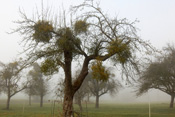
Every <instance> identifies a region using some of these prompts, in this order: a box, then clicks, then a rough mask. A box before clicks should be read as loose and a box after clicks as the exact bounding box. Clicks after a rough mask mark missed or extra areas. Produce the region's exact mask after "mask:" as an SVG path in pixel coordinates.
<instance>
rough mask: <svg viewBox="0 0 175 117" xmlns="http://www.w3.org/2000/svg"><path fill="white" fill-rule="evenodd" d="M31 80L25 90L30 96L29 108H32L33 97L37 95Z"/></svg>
mask: <svg viewBox="0 0 175 117" xmlns="http://www.w3.org/2000/svg"><path fill="white" fill-rule="evenodd" d="M29 76H30V75H29ZM29 80H30V81H29V83H28V86H27V87H26V89H25V93H26V94H27V95H28V96H29V106H31V104H32V103H31V99H32V96H34V95H35V94H36V92H35V89H34V86H33V82H32V79H29Z"/></svg>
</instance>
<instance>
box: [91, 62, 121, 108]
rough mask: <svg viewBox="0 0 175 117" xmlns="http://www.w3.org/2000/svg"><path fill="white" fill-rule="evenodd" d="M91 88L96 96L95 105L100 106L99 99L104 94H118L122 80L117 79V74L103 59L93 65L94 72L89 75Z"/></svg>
mask: <svg viewBox="0 0 175 117" xmlns="http://www.w3.org/2000/svg"><path fill="white" fill-rule="evenodd" d="M89 77H90V78H89V84H88V86H89V89H90V91H91V93H92V94H93V95H94V96H95V97H96V103H95V107H96V108H99V99H100V97H101V96H102V95H104V94H107V93H110V95H113V94H116V93H117V92H118V90H119V89H120V88H121V87H122V85H121V84H120V82H119V81H118V80H116V79H115V78H114V77H115V75H114V74H113V73H112V72H111V71H110V69H107V67H105V66H104V65H102V62H101V61H97V62H96V63H95V64H93V65H92V72H91V75H89Z"/></svg>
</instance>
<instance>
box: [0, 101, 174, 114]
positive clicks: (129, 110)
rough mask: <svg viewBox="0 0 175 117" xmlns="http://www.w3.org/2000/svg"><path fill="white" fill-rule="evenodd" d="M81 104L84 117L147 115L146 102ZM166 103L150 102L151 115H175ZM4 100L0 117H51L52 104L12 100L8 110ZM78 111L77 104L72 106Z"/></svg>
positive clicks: (0, 108) (0, 103)
mask: <svg viewBox="0 0 175 117" xmlns="http://www.w3.org/2000/svg"><path fill="white" fill-rule="evenodd" d="M87 106H88V108H87V109H86V108H85V107H86V106H85V105H83V113H82V114H83V115H84V117H87V115H88V117H148V104H100V108H99V109H95V108H94V104H88V105H87ZM168 106H169V105H168V104H166V103H162V104H161V103H160V104H151V117H175V109H170V108H168ZM4 107H5V102H0V117H53V116H52V112H53V111H52V104H51V103H44V106H43V107H42V108H40V107H39V103H34V104H32V106H29V105H28V104H27V102H25V103H24V101H13V102H12V103H11V105H10V110H8V111H7V110H4V109H3V108H4ZM58 110H59V111H61V105H60V104H59V105H58V104H56V107H55V112H54V113H55V117H59V115H60V112H59V111H58ZM74 110H75V111H77V112H78V111H79V109H78V106H77V105H75V106H74Z"/></svg>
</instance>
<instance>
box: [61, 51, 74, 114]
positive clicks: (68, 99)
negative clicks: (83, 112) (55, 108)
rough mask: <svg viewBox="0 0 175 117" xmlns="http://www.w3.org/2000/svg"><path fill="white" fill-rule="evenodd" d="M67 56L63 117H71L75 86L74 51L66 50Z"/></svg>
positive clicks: (65, 56)
mask: <svg viewBox="0 0 175 117" xmlns="http://www.w3.org/2000/svg"><path fill="white" fill-rule="evenodd" d="M64 58H65V61H64V62H65V66H64V73H65V89H64V101H63V117H71V115H72V111H73V110H72V109H73V108H72V106H73V96H74V92H73V87H72V75H71V74H72V73H71V63H72V53H71V52H69V51H65V52H64Z"/></svg>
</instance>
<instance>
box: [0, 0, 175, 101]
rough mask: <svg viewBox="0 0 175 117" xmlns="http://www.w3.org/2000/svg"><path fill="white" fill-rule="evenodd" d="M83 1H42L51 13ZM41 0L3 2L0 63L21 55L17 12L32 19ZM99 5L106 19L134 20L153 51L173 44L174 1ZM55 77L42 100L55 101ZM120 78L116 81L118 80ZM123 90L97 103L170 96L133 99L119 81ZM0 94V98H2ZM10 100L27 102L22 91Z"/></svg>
mask: <svg viewBox="0 0 175 117" xmlns="http://www.w3.org/2000/svg"><path fill="white" fill-rule="evenodd" d="M82 2H83V0H43V5H44V7H46V8H47V7H49V8H51V10H53V11H54V13H55V14H57V13H59V10H60V9H62V8H64V9H66V10H67V11H68V10H69V6H70V5H77V4H79V3H82ZM41 4H42V0H35V1H34V0H32V1H31V0H5V1H1V4H0V16H1V19H0V53H1V56H0V61H2V62H4V63H8V62H10V61H11V60H13V59H14V58H15V57H16V56H23V55H22V54H20V52H22V50H23V49H22V48H23V47H22V46H21V45H20V39H21V38H22V37H21V35H19V34H17V33H12V34H9V33H10V32H12V31H13V30H12V29H15V28H16V24H15V23H14V21H17V20H19V18H20V14H19V9H21V10H24V11H25V13H26V14H27V15H28V16H32V14H33V13H35V12H36V11H37V9H38V10H39V11H40V10H41V6H42V5H41ZM100 6H101V7H102V9H103V11H105V12H107V13H108V14H110V16H111V17H112V16H115V15H117V16H118V17H119V18H125V17H126V18H127V19H129V20H130V21H134V20H136V19H137V20H138V21H139V22H138V23H137V24H136V27H137V28H138V29H139V32H138V35H139V36H140V37H141V38H142V39H144V40H148V41H150V43H151V44H152V45H153V46H155V47H156V48H157V49H161V48H162V47H163V46H165V45H166V44H167V43H175V33H174V31H175V22H174V21H175V15H174V11H175V7H174V6H175V1H173V0H169V1H165V0H154V1H153V0H145V1H141V0H132V1H131V0H115V1H114V0H101V2H100ZM58 78H59V74H57V75H54V76H53V78H52V79H51V80H49V82H50V89H51V91H50V93H49V94H48V95H47V96H46V97H45V98H47V99H55V98H56V97H54V94H53V92H54V91H53V89H54V86H56V84H57V82H58ZM119 79H120V78H119ZM123 85H124V88H123V89H121V90H120V91H119V92H118V93H117V94H116V95H115V96H114V97H110V96H109V95H107V94H105V95H104V96H102V97H101V98H100V101H101V102H111V103H136V102H138V103H147V102H149V100H150V101H151V102H169V100H170V96H168V95H167V94H165V93H163V92H160V91H158V90H150V91H149V92H148V93H147V94H144V95H143V96H140V97H136V96H135V92H134V90H135V89H134V88H132V87H128V86H127V85H126V84H125V82H124V81H123ZM5 98H6V97H5V96H4V95H2V94H1V95H0V99H5ZM13 99H28V97H27V95H25V94H23V92H21V93H19V94H17V95H15V96H14V97H13V98H12V100H13ZM102 100H103V101H102Z"/></svg>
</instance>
